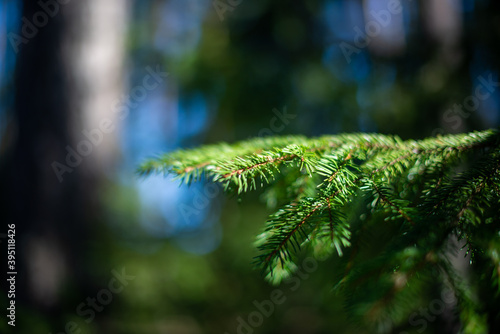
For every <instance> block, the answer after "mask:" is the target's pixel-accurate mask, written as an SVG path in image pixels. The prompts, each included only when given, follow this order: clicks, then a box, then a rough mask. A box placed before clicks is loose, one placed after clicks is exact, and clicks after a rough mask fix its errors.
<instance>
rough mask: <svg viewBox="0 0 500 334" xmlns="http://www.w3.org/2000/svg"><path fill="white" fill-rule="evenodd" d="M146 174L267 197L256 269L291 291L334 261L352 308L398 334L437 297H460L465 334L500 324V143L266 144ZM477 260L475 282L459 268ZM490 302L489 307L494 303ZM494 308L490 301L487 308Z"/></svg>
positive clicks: (171, 157) (190, 156) (335, 279)
mask: <svg viewBox="0 0 500 334" xmlns="http://www.w3.org/2000/svg"><path fill="white" fill-rule="evenodd" d="M139 172H140V173H141V174H143V175H147V174H150V173H172V174H174V175H176V176H177V178H178V179H180V180H181V182H185V183H187V184H190V183H191V182H194V181H198V180H200V179H201V178H202V177H206V178H208V179H210V180H213V181H214V182H217V183H220V184H221V185H222V186H223V187H224V189H225V190H226V191H229V192H235V193H238V194H240V193H244V192H248V191H250V190H255V189H258V188H263V189H264V194H263V198H264V199H265V201H266V202H267V204H268V206H269V207H270V208H274V211H275V212H274V213H273V214H271V215H270V217H269V219H268V221H267V223H266V226H265V228H264V230H263V232H262V234H260V235H259V236H258V237H257V242H256V243H257V247H258V251H259V254H258V255H257V256H256V258H255V263H256V265H257V266H258V267H260V268H262V269H263V270H264V271H265V274H266V275H267V278H268V279H269V280H271V281H272V282H273V283H276V284H277V283H279V282H280V281H281V280H283V279H284V278H286V277H288V276H289V275H291V274H292V273H293V271H294V269H295V268H296V267H297V266H296V265H295V263H296V262H297V260H298V258H300V257H301V256H305V255H307V254H314V255H315V256H317V257H318V258H321V259H325V258H326V257H328V256H329V257H330V259H332V261H333V262H332V263H334V267H332V268H331V272H332V275H331V277H329V281H328V282H327V283H328V284H332V286H333V287H334V290H335V291H337V292H339V293H342V294H343V295H344V297H345V300H346V309H347V310H348V311H349V313H350V314H351V315H352V316H353V317H358V318H359V319H363V320H364V321H365V322H366V323H369V324H372V325H374V326H376V328H377V329H378V330H379V331H382V332H384V331H387V328H389V327H390V328H393V327H394V326H396V325H397V324H398V323H402V322H405V320H407V319H408V316H409V315H410V314H411V312H412V311H413V310H414V309H415V308H416V307H417V306H418V305H419V303H424V302H423V301H422V295H423V291H425V289H429V286H434V287H436V286H437V287H438V289H440V291H449V292H450V295H451V296H452V299H453V300H454V310H456V311H458V317H459V320H460V323H461V326H462V327H461V328H462V332H464V333H486V332H488V328H489V329H490V330H491V328H494V327H495V326H496V325H498V323H499V322H500V318H499V317H500V315H499V314H500V313H499V298H498V297H499V294H500V133H499V131H497V130H488V131H482V132H473V133H470V134H460V135H447V136H439V137H436V138H428V139H424V140H419V141H415V140H408V141H403V140H401V139H400V138H398V137H397V136H389V135H380V134H362V133H360V134H340V135H329V136H322V137H319V138H306V137H303V136H284V137H266V138H256V139H251V140H247V141H243V142H239V143H236V144H232V145H229V144H226V143H221V144H215V145H207V146H203V147H200V148H195V149H188V150H178V151H175V152H172V153H167V154H165V155H162V156H160V157H157V158H154V159H150V160H148V161H146V162H144V163H143V164H142V165H141V166H140V168H139ZM462 247H463V248H465V249H466V250H467V252H468V254H470V256H471V257H470V259H471V260H470V264H471V266H472V270H471V272H472V274H471V275H469V276H468V277H466V276H464V275H463V272H461V271H460V270H459V268H457V266H456V265H454V257H455V256H456V253H457V250H460V249H461V248H462ZM483 299H484V300H483ZM486 299H487V301H486Z"/></svg>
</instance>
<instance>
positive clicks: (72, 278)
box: [0, 0, 500, 334]
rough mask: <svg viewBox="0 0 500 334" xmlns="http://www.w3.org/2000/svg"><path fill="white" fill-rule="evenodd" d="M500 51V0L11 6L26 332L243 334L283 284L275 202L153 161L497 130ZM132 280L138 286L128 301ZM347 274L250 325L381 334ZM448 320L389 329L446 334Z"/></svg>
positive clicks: (5, 68)
mask: <svg viewBox="0 0 500 334" xmlns="http://www.w3.org/2000/svg"><path fill="white" fill-rule="evenodd" d="M499 45H500V2H498V1H494V0H422V1H417V0H413V1H412V0H401V1H400V2H399V1H395V0H364V1H361V0H308V1H285V0H220V1H209V0H206V1H205V0H142V1H138V0H137V1H132V0H105V1H103V0H86V1H82V0H64V1H63V0H57V1H56V0H40V1H37V0H22V1H21V0H19V1H15V0H4V1H3V2H1V3H0V69H1V71H0V94H1V105H0V191H1V193H0V194H1V195H0V211H1V212H2V223H3V224H2V226H3V230H2V231H0V241H1V242H2V243H1V245H2V261H4V258H6V255H5V254H6V240H7V239H6V234H5V233H6V232H5V231H6V230H5V225H6V224H12V223H15V224H16V264H17V272H18V276H17V281H16V305H17V309H16V310H17V313H16V315H17V317H16V332H18V333H54V334H55V333H71V332H74V333H174V334H183V333H186V334H198V333H221V334H222V333H226V332H227V333H230V334H233V333H237V332H238V326H240V325H241V324H240V321H239V320H238V319H239V317H241V319H244V320H245V321H248V316H249V315H250V314H251V313H252V312H254V311H255V310H256V306H255V305H254V301H258V302H260V301H263V300H266V299H269V298H270V295H271V292H272V291H273V289H275V287H273V286H271V285H270V284H269V283H267V282H266V281H264V280H263V277H262V276H261V275H260V273H259V272H258V271H255V270H253V267H252V264H251V262H252V257H253V256H255V255H256V250H255V249H254V246H253V242H254V239H255V236H256V235H257V234H258V233H259V231H260V230H261V228H262V226H263V222H264V221H265V219H266V216H267V215H268V214H269V213H270V211H269V210H268V209H266V207H265V205H264V204H263V200H262V197H261V196H259V195H258V194H255V195H245V196H242V197H241V198H239V197H236V198H227V197H224V195H223V194H222V191H220V189H219V188H212V187H208V186H207V185H206V184H205V183H203V182H201V183H199V184H196V185H193V186H191V187H189V188H188V187H179V186H178V183H176V182H172V180H171V179H170V178H164V177H162V176H157V177H150V178H147V179H141V178H139V177H137V176H136V175H135V168H136V167H137V165H138V163H139V162H141V161H142V160H143V159H144V158H146V157H150V156H153V155H155V154H159V153H162V152H166V151H170V150H174V149H176V148H179V147H193V146H198V145H201V144H205V143H216V142H221V141H227V142H234V141H237V140H242V139H247V138H249V137H255V136H268V135H285V134H305V135H308V136H318V135H322V134H335V133H339V132H357V131H365V132H380V133H384V134H397V135H399V136H401V137H402V138H403V139H408V138H415V139H418V138H423V137H428V136H433V135H436V134H440V133H458V132H466V131H471V130H481V129H486V128H491V127H497V126H499V124H500V112H499V104H500V89H498V88H499V87H498V86H499V85H497V84H496V82H497V81H500V79H499V76H498V74H499V59H500V47H499ZM166 73H168V75H167V74H166ZM488 82H489V84H488ZM478 87H482V88H479V90H478ZM478 92H479V93H478ZM478 94H479V95H478ZM486 95H487V97H485V96H486ZM71 152H73V153H71ZM68 157H69V158H68ZM68 159H69V160H68ZM381 233H383V232H381ZM374 242H376V240H374ZM464 261H465V263H467V262H466V261H467V260H466V259H465V260H464ZM2 263H5V262H2ZM2 268H4V269H5V268H6V265H4V266H2ZM3 272H6V270H3ZM117 272H119V273H123V272H124V273H126V275H128V276H130V277H132V278H130V277H129V280H128V281H125V283H124V285H123V289H121V290H120V291H119V292H114V293H111V294H110V293H109V290H111V289H112V288H111V287H110V282H111V281H112V280H113V279H114V278H116V273H117ZM331 275H332V266H331V263H329V262H323V263H320V264H319V265H318V268H317V270H315V271H314V272H312V273H310V274H309V276H308V277H307V278H305V279H301V281H300V286H299V288H298V289H296V290H295V291H291V290H290V289H289V288H288V287H286V286H285V287H282V290H283V291H284V292H285V294H284V296H285V297H286V300H285V301H284V302H283V303H282V304H281V305H277V306H276V308H275V310H274V312H273V313H272V315H271V316H269V317H265V319H264V320H263V321H262V324H259V326H258V328H252V329H251V330H252V331H253V332H255V333H287V334H293V333H297V334H299V333H300V334H307V333H354V332H356V333H363V332H366V333H368V332H370V331H369V330H368V329H363V328H358V327H357V325H356V323H355V322H354V321H353V320H352V319H350V318H349V317H348V315H347V313H346V312H345V310H344V305H345V301H344V300H342V298H340V297H339V296H337V295H335V294H333V293H332V292H331V286H328V277H331ZM5 282H6V281H5V279H2V285H1V287H2V290H3V291H4V292H5V291H7V285H6V283H5ZM113 282H115V283H116V281H113ZM125 284H126V285H125ZM103 291H104V292H103ZM116 291H117V290H116ZM433 293H434V295H433ZM435 293H436V292H435V291H429V295H428V296H426V298H427V302H426V303H423V304H424V305H429V302H430V301H432V300H433V298H435V297H436V296H435ZM479 293H480V292H479ZM109 296H111V300H110V299H109ZM88 298H90V300H92V298H97V303H98V305H97V306H95V307H94V308H92V307H90V306H89V305H90V304H88V303H89V302H88V300H89V299H88ZM0 300H2V305H6V302H7V297H6V293H2V295H1V296H0ZM99 301H100V302H99ZM4 302H5V303H4ZM82 303H84V306H81V304H82ZM418 306H419V305H416V307H418ZM89 310H90V311H89ZM92 310H94V311H92ZM3 313H5V311H4V312H2V320H1V321H0V331H1V332H2V333H6V332H8V331H10V330H11V329H12V328H10V326H7V324H6V318H5V317H4V315H3ZM446 319H447V318H446V317H444V316H440V317H438V318H437V319H435V320H433V321H429V323H428V326H426V328H425V331H421V330H420V329H421V328H422V326H420V325H419V326H417V325H415V323H414V321H413V322H412V321H410V320H408V321H407V320H402V321H401V323H398V324H390V325H389V326H387V327H384V328H381V329H380V331H382V332H393V333H404V332H407V333H417V330H419V331H418V332H425V333H438V332H439V333H442V332H444V330H443V328H450V327H449V324H446ZM414 320H415V319H414ZM68 324H69V325H68ZM446 326H448V327H446ZM78 330H81V332H78ZM240 332H241V333H246V332H249V333H250V331H248V330H246V331H245V330H243V331H241V329H240Z"/></svg>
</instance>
